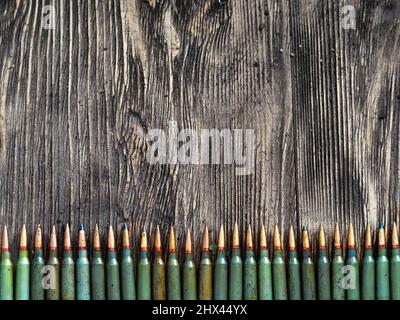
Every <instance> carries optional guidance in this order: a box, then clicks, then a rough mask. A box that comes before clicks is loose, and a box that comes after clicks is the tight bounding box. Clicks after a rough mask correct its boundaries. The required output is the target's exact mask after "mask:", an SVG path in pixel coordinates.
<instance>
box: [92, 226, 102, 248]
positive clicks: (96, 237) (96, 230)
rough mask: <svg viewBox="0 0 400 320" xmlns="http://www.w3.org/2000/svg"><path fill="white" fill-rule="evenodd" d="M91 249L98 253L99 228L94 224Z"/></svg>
mask: <svg viewBox="0 0 400 320" xmlns="http://www.w3.org/2000/svg"><path fill="white" fill-rule="evenodd" d="M93 249H94V250H97V251H100V250H101V246H100V233H99V227H98V225H97V224H96V226H95V227H94V234H93Z"/></svg>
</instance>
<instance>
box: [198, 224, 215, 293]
mask: <svg viewBox="0 0 400 320" xmlns="http://www.w3.org/2000/svg"><path fill="white" fill-rule="evenodd" d="M209 247H210V242H209V238H208V228H207V227H205V230H204V235H203V244H202V248H201V250H202V254H201V260H200V268H199V299H200V300H212V298H213V294H212V263H211V259H210V252H209Z"/></svg>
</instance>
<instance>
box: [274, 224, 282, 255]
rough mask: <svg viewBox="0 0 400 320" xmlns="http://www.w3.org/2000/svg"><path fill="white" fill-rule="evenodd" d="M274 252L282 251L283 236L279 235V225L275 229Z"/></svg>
mask: <svg viewBox="0 0 400 320" xmlns="http://www.w3.org/2000/svg"><path fill="white" fill-rule="evenodd" d="M274 250H282V243H281V236H280V235H279V229H278V225H275V227H274Z"/></svg>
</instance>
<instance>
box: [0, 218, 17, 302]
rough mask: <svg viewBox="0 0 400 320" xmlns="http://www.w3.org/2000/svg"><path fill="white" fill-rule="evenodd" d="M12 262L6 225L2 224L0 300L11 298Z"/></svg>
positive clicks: (12, 292)
mask: <svg viewBox="0 0 400 320" xmlns="http://www.w3.org/2000/svg"><path fill="white" fill-rule="evenodd" d="M13 299H14V286H13V264H12V261H11V253H10V247H9V242H8V232H7V226H4V231H3V241H2V252H1V260H0V300H13Z"/></svg>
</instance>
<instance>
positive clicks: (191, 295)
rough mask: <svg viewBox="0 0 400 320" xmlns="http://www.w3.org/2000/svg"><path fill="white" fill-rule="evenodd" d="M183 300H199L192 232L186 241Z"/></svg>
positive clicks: (187, 234) (188, 233) (188, 234)
mask: <svg viewBox="0 0 400 320" xmlns="http://www.w3.org/2000/svg"><path fill="white" fill-rule="evenodd" d="M182 269H183V270H182V275H183V288H182V289H183V300H196V299H197V284H196V265H195V264H194V262H193V248H192V238H191V236H190V230H189V229H188V230H187V233H186V239H185V260H184V263H183V268H182Z"/></svg>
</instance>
